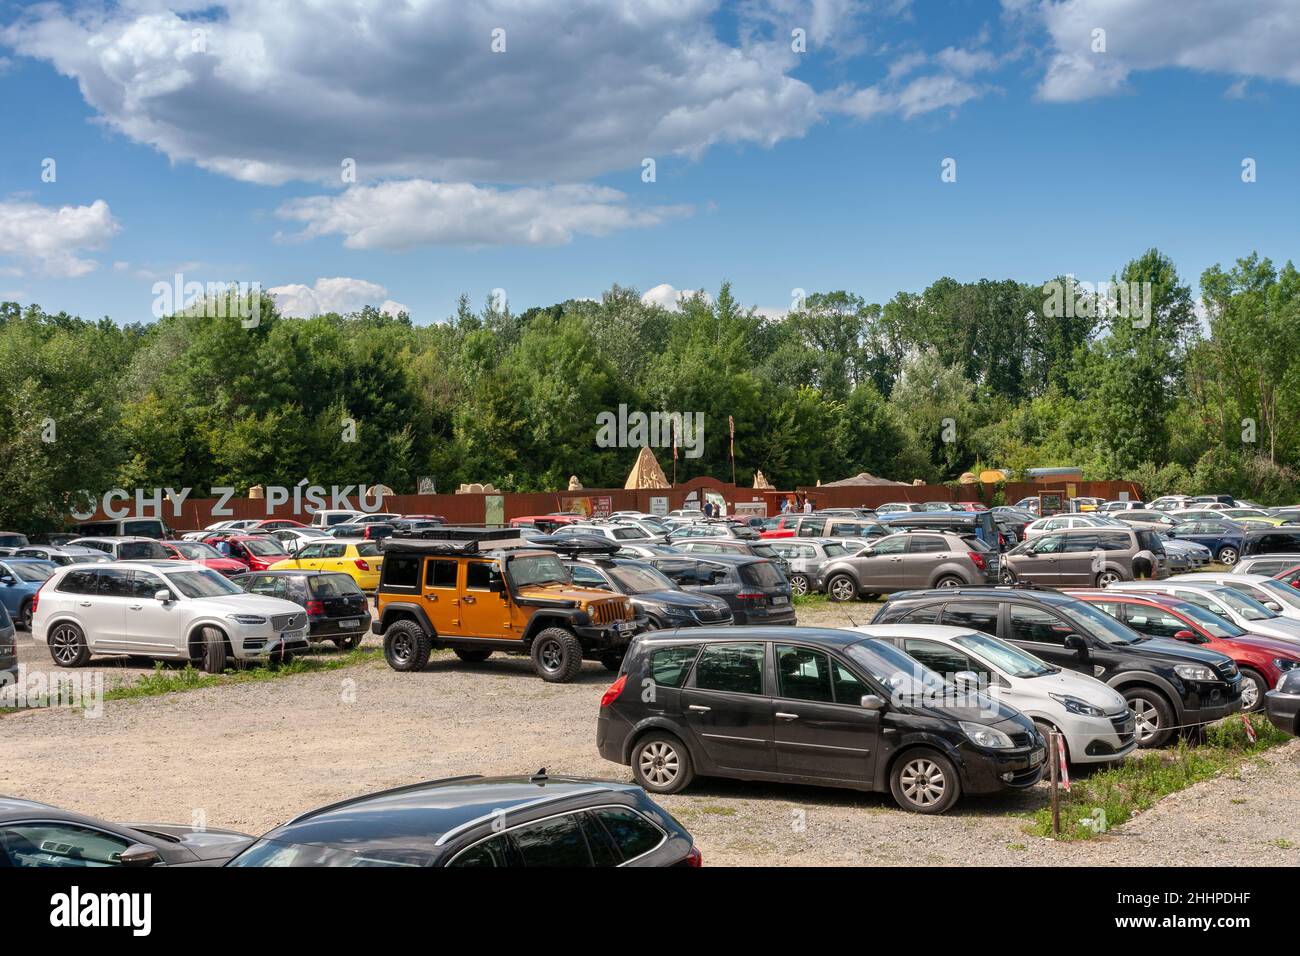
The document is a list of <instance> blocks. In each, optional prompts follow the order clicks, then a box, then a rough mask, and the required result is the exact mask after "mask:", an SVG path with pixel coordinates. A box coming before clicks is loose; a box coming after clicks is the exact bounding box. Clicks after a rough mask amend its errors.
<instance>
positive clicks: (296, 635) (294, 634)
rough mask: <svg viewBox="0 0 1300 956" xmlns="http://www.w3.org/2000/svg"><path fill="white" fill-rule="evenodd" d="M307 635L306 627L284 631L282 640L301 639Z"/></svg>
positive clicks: (281, 636) (281, 635)
mask: <svg viewBox="0 0 1300 956" xmlns="http://www.w3.org/2000/svg"><path fill="white" fill-rule="evenodd" d="M306 636H307V631H306V629H303V630H299V631H282V632H281V634H280V640H282V641H300V640H302V639H303V638H305V637H306Z"/></svg>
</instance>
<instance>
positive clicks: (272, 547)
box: [240, 538, 289, 558]
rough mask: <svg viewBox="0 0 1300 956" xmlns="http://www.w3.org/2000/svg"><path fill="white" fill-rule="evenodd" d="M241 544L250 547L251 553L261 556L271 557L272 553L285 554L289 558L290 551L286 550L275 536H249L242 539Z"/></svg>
mask: <svg viewBox="0 0 1300 956" xmlns="http://www.w3.org/2000/svg"><path fill="white" fill-rule="evenodd" d="M240 544H242V545H243V546H244V547H245V548H246V549H248V552H249V553H250V554H256V555H258V556H259V557H267V558H269V557H271V556H272V555H284V556H285V557H286V558H287V557H288V556H289V552H287V551H285V550H284V548H282V547H281V546H280V542H279V541H277V540H276V539H275V538H249V539H248V540H246V541H241V542H240Z"/></svg>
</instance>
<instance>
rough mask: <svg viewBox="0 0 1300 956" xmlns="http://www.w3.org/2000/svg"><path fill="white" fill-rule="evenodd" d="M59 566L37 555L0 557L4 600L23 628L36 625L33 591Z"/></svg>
mask: <svg viewBox="0 0 1300 956" xmlns="http://www.w3.org/2000/svg"><path fill="white" fill-rule="evenodd" d="M58 567H59V566H58V565H57V564H55V563H54V562H53V561H41V560H39V559H37V558H4V559H0V604H3V605H4V608H5V610H6V611H8V612H9V616H10V617H12V618H13V619H14V621H15V622H16V623H17V625H18V626H19V627H21V628H22V629H23V630H25V631H29V632H30V631H31V629H32V595H34V594H35V593H36V592H37V591H38V590H40V587H41V585H42V584H44V583H45V579H46V578H48V577H49V576H50V575H51V574H53V573H54V572H55V571H57V570H58Z"/></svg>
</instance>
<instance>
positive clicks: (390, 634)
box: [384, 619, 433, 671]
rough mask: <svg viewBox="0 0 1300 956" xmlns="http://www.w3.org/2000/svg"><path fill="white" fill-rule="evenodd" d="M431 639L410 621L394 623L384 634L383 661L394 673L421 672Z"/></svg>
mask: <svg viewBox="0 0 1300 956" xmlns="http://www.w3.org/2000/svg"><path fill="white" fill-rule="evenodd" d="M432 650H433V638H432V637H430V636H429V635H428V634H427V633H425V630H424V628H422V627H420V625H419V624H417V623H415V621H412V620H409V619H408V620H401V621H394V622H393V623H392V624H391V625H389V627H388V630H387V631H385V632H384V660H386V661H388V666H389V667H391V668H392V669H393V670H395V671H418V670H423V669H424V665H425V664H427V663H429V653H430V651H432Z"/></svg>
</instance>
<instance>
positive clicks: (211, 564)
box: [161, 541, 248, 577]
mask: <svg viewBox="0 0 1300 956" xmlns="http://www.w3.org/2000/svg"><path fill="white" fill-rule="evenodd" d="M161 544H162V546H163V547H164V548H166V549H167V550H168V551H170V552H171V553H172V556H173V557H174V558H175V560H177V561H197V562H198V563H199V564H201V565H203V566H204V567H205V568H211V569H212V570H213V571H220V572H221V573H222V574H224V575H226V576H227V577H230V576H231V575H234V574H243V573H244V572H246V571H247V570H248V565H246V564H244V562H242V561H236V560H235V559H234V558H226V557H223V556H222V554H221V552H220V551H218V550H217V549H216V548H214V547H213V546H212V545H210V544H204V543H203V542H202V541H163V542H161Z"/></svg>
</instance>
